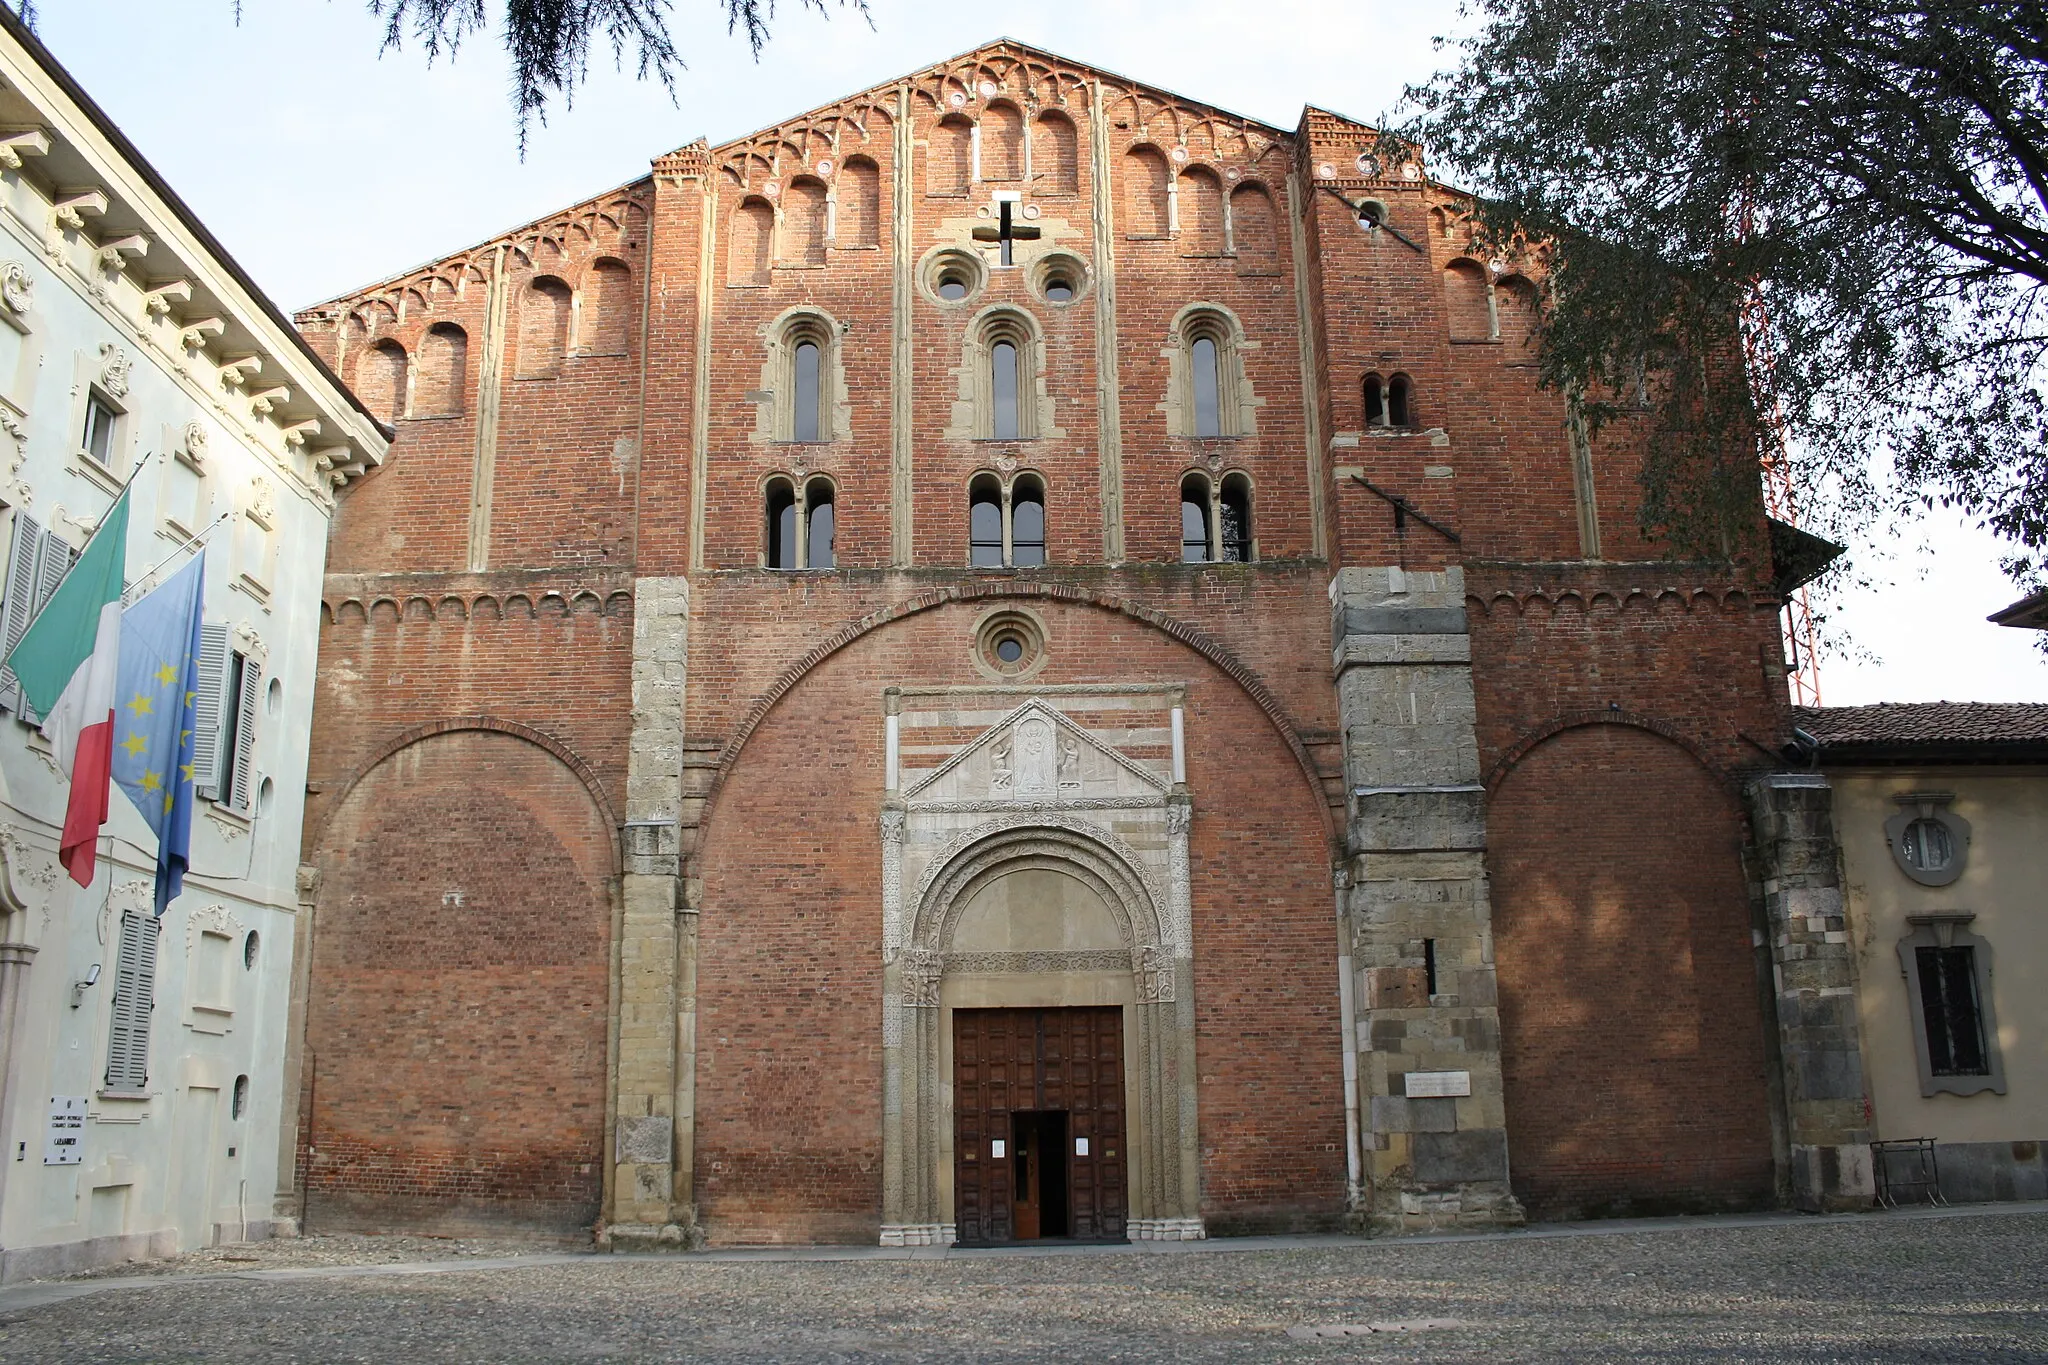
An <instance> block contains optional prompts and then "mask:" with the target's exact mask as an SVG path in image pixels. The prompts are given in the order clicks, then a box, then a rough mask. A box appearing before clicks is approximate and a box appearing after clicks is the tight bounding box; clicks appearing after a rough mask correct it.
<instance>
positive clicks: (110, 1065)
mask: <svg viewBox="0 0 2048 1365" xmlns="http://www.w3.org/2000/svg"><path fill="white" fill-rule="evenodd" d="M162 928H163V922H162V921H161V920H159V919H157V917H156V916H155V915H153V914H150V913H148V912H146V911H138V910H124V911H122V912H121V942H120V946H119V947H118V949H117V950H116V952H115V956H114V1019H113V1026H112V1027H111V1028H110V1029H109V1030H108V1031H107V1089H109V1090H127V1091H139V1090H144V1089H147V1088H148V1086H149V1016H150V1012H151V1010H153V1009H154V1008H155V1006H156V944H157V934H158V932H159V931H160V930H161V929H162Z"/></svg>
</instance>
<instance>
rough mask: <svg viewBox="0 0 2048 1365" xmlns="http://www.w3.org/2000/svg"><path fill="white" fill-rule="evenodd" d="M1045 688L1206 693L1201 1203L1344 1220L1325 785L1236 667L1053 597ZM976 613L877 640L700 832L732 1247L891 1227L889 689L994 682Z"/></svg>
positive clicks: (753, 761) (819, 671)
mask: <svg viewBox="0 0 2048 1365" xmlns="http://www.w3.org/2000/svg"><path fill="white" fill-rule="evenodd" d="M1033 605H1034V606H1035V609H1037V610H1039V611H1040V612H1041V613H1042V614H1043V615H1044V617H1045V620H1046V626H1047V635H1048V640H1049V652H1050V654H1051V662H1050V664H1049V665H1048V667H1047V668H1046V670H1045V671H1044V672H1043V673H1041V674H1039V675H1037V680H1039V681H1043V682H1047V683H1065V682H1082V681H1097V682H1099V681H1114V682H1167V681H1181V680H1185V681H1186V682H1188V683H1189V689H1188V694H1187V696H1188V700H1187V712H1188V719H1187V728H1188V746H1189V756H1188V783H1189V788H1190V790H1191V792H1192V793H1193V796H1194V803H1195V822H1194V827H1193V830H1192V834H1191V839H1192V844H1191V864H1192V877H1193V900H1194V911H1195V971H1196V986H1195V990H1196V1019H1197V1029H1198V1042H1197V1058H1198V1064H1199V1066H1200V1069H1201V1104H1202V1109H1201V1116H1200V1125H1201V1139H1202V1150H1203V1193H1204V1207H1205V1213H1206V1214H1207V1216H1208V1217H1210V1218H1211V1220H1212V1225H1213V1226H1215V1227H1217V1228H1218V1229H1219V1230H1227V1231H1254V1230H1271V1229H1280V1228H1290V1227H1304V1226H1328V1225H1330V1224H1332V1223H1334V1222H1335V1221H1336V1220H1337V1219H1338V1218H1339V1217H1340V1216H1341V1212H1342V1208H1343V1196H1344V1158H1343V1147H1342V1144H1343V1132H1344V1126H1343V1111H1342V1097H1343V1089H1342V1085H1341V1083H1340V1081H1339V1079H1338V1078H1339V1074H1340V1073H1339V1049H1338V1025H1337V1015H1336V990H1335V972H1336V968H1335V955H1336V943H1335V934H1334V932H1333V930H1332V927H1331V906H1330V887H1329V874H1328V872H1327V870H1326V869H1327V866H1328V860H1327V854H1326V852H1325V849H1326V847H1327V845H1326V843H1325V838H1326V836H1325V833H1324V827H1323V822H1322V817H1321V814H1320V812H1319V810H1318V806H1317V802H1318V799H1319V795H1318V793H1317V792H1316V791H1315V790H1314V789H1313V787H1312V786H1311V785H1310V783H1309V782H1308V780H1307V779H1306V778H1305V777H1304V776H1303V774H1302V772H1301V769H1300V767H1299V765H1298V764H1297V763H1296V761H1295V759H1294V757H1293V754H1292V752H1291V751H1290V750H1289V749H1288V748H1287V747H1286V745H1285V744H1284V742H1283V741H1282V740H1281V739H1280V738H1279V737H1278V735H1277V733H1276V732H1275V730H1274V729H1273V727H1272V725H1271V723H1270V722H1269V721H1268V720H1267V719H1266V717H1265V716H1264V714H1263V713H1262V712H1261V711H1260V710H1259V709H1258V708H1257V706H1256V705H1254V704H1253V703H1252V702H1251V700H1250V699H1249V698H1248V697H1247V696H1246V695H1245V693H1244V691H1243V689H1242V688H1240V687H1239V686H1238V685H1237V684H1236V683H1235V682H1234V681H1232V680H1231V679H1229V678H1228V677H1227V676H1226V675H1225V674H1223V673H1222V672H1221V671H1219V670H1218V669H1217V668H1216V667H1215V666H1214V665H1212V664H1210V663H1209V662H1207V661H1206V660H1204V659H1203V658H1202V657H1201V656H1200V655H1198V654H1197V653H1195V652H1194V651H1193V650H1190V649H1188V648H1187V647H1186V646H1184V645H1181V644H1179V643H1178V642H1176V641H1174V640H1173V639H1171V638H1170V637H1169V636H1167V635H1166V634H1164V633H1163V632H1161V631H1159V630H1157V629H1155V628H1153V627H1150V626H1147V625H1144V624H1142V623H1139V622H1136V621H1133V620H1131V619H1130V618H1129V617H1127V616H1122V615H1118V614H1113V613H1110V612H1108V611H1104V610H1102V609H1100V608H1092V607H1086V606H1074V605H1065V604H1058V603H1037V604H1033ZM981 609H982V608H981V607H980V606H978V605H975V604H960V605H954V606H947V607H942V608H938V609H936V610H933V611H929V612H924V613H920V614H918V615H916V616H912V617H909V618H906V619H904V620H902V621H900V622H897V623H895V624H893V625H890V626H887V627H884V628H882V629H880V630H877V631H874V632H872V633H870V634H868V635H866V636H864V637H862V638H861V639H860V640H859V641H857V642H856V643H854V644H852V645H850V646H849V647H847V648H846V649H844V650H842V651H840V652H839V653H837V654H835V655H833V656H832V657H830V658H829V659H827V660H826V661H825V662H824V663H823V664H821V665H820V666H819V667H818V668H816V669H814V670H813V671H812V672H811V673H810V674H808V675H807V676H806V677H805V678H804V680H803V681H802V682H801V683H800V684H799V685H798V686H797V687H796V688H795V689H794V690H793V691H792V692H790V694H789V695H788V696H786V697H785V698H784V699H783V700H782V701H781V702H780V703H779V704H778V705H777V706H776V707H775V709H774V710H773V711H772V712H771V713H770V714H769V716H768V718H767V720H766V721H765V722H764V723H763V724H762V725H761V726H760V728H759V729H757V730H756V731H755V732H754V734H753V736H752V737H751V738H750V739H749V740H748V742H747V744H746V747H745V748H744V749H743V750H742V751H741V753H740V755H739V758H738V762H737V764H736V766H735V767H734V768H733V770H732V772H731V774H730V777H729V778H728V780H727V781H726V783H725V785H724V787H723V789H722V791H721V793H720V795H719V796H718V798H717V802H716V804H715V806H714V808H713V814H712V816H711V820H710V823H709V825H708V826H707V828H706V832H705V840H704V845H705V849H706V853H705V857H704V861H703V869H704V879H705V890H704V898H705V899H704V906H705V908H704V910H703V913H702V916H701V919H700V927H699V933H700V940H699V944H700V948H699V951H700V966H699V969H698V970H699V974H698V997H697V999H698V1011H699V1015H698V1025H697V1044H698V1054H697V1103H698V1112H699V1115H700V1117H699V1120H698V1128H697V1173H698V1175H697V1180H698V1184H697V1192H698V1199H699V1206H700V1210H701V1213H702V1216H703V1218H704V1220H705V1223H706V1226H707V1228H708V1230H709V1232H710V1234H711V1236H712V1237H713V1238H714V1239H715V1240H718V1241H724V1242H748V1241H791V1240H797V1241H802V1240H821V1241H872V1240H873V1238H874V1237H875V1235H876V1232H877V1230H878V1228H879V1226H880V1210H881V1118H880V1104H881V1094H880V1076H881V1027H880V1017H879V1013H878V1011H877V1008H876V1002H877V1001H878V999H879V996H880V991H881V939H880V913H881V912H880V903H881V902H880V896H879V890H878V888H879V886H880V875H881V872H880V857H881V854H880V848H881V844H880V832H879V826H878V824H877V812H878V811H879V809H880V805H881V794H882V793H881V783H882V730H883V726H882V714H883V713H882V689H883V688H884V687H885V686H888V685H890V684H892V683H907V682H912V681H915V682H917V683H919V684H927V683H929V684H944V683H979V682H982V681H984V680H983V679H982V678H981V676H980V675H979V674H977V673H976V672H975V671H974V670H973V668H972V666H971V664H970V662H969V654H970V642H971V639H972V632H973V623H974V621H975V620H976V619H977V618H978V617H979V615H980V614H981Z"/></svg>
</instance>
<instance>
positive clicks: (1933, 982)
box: [1914, 947, 1990, 1076]
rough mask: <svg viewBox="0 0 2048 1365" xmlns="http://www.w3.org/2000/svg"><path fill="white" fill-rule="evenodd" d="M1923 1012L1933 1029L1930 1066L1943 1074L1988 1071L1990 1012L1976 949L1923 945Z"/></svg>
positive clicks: (1929, 1031) (1927, 1025)
mask: <svg viewBox="0 0 2048 1365" xmlns="http://www.w3.org/2000/svg"><path fill="white" fill-rule="evenodd" d="M1914 952H1915V954H1916V955H1917V956H1918V958H1919V959H1920V1017H1921V1019H1922V1021H1923V1024H1924V1026H1925V1028H1926V1029H1927V1065H1928V1069H1929V1070H1931V1071H1933V1072H1934V1074H1935V1075H1937V1076H1984V1075H1988V1074H1990V1067H1988V1066H1987V1065H1986V1064H1985V1048H1984V1015H1983V1011H1982V1010H1981V1009H1980V1008H1979V1005H1978V1000H1977V954H1976V950H1975V949H1972V948H1961V947H1951V948H1940V947H1935V948H1917V949H1915V950H1914Z"/></svg>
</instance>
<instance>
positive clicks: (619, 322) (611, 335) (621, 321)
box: [583, 257, 633, 355]
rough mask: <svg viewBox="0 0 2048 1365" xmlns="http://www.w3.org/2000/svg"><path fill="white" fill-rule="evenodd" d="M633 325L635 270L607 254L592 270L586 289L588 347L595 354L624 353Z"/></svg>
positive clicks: (584, 307)
mask: <svg viewBox="0 0 2048 1365" xmlns="http://www.w3.org/2000/svg"><path fill="white" fill-rule="evenodd" d="M632 327H633V272H632V271H631V270H630V269H629V268H627V265H626V263H625V262H624V261H620V260H614V259H612V258H610V257H606V258H604V259H602V260H600V261H598V262H597V264H596V266H595V267H593V268H592V270H591V272H590V280H589V283H588V284H587V285H586V286H585V288H584V293H583V333H584V336H585V338H586V342H585V349H586V350H588V351H589V352H590V353H591V354H592V355H624V354H625V353H626V349H627V344H628V342H629V341H630V339H631V336H632Z"/></svg>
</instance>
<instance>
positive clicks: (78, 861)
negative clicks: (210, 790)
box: [7, 490, 128, 886]
mask: <svg viewBox="0 0 2048 1365" xmlns="http://www.w3.org/2000/svg"><path fill="white" fill-rule="evenodd" d="M127 547H128V494H127V492H126V491H125V490H124V491H123V492H122V494H121V496H120V498H119V499H117V500H116V501H115V503H114V506H113V508H112V510H111V511H109V512H108V513H107V515H106V517H105V519H103V520H102V521H101V522H100V526H99V529H98V530H97V531H95V532H94V533H93V537H92V540H91V541H90V542H89V543H88V544H87V545H86V547H85V553H84V554H82V555H80V556H79V557H78V562H77V563H76V564H74V565H72V566H71V571H70V572H69V573H67V574H66V575H64V581H63V582H61V583H59V584H58V585H57V590H56V591H55V592H54V593H52V594H50V600H49V601H48V602H47V603H46V604H44V606H43V609H42V610H41V611H40V612H38V613H37V614H36V619H35V620H34V621H31V622H30V623H29V627H28V630H27V631H26V632H24V633H23V635H22V637H21V640H20V642H19V643H17V644H16V645H15V646H14V650H13V652H12V653H10V654H9V655H8V656H7V663H8V666H9V667H11V668H12V669H13V670H14V676H15V677H17V678H19V679H20V680H21V690H22V692H23V693H24V694H25V695H26V696H27V697H28V700H29V704H30V705H31V706H34V707H35V708H36V710H37V711H39V712H41V713H42V714H43V716H44V720H43V737H44V738H45V739H47V740H49V741H50V745H51V747H52V748H54V749H55V750H56V751H57V761H58V762H59V763H61V764H62V765H63V767H64V772H65V774H66V775H67V776H68V777H70V779H71V797H70V801H69V803H68V804H67V805H66V807H65V810H64V837H63V839H62V840H61V841H60V842H59V844H58V855H59V857H60V859H61V860H62V862H63V864H64V867H65V870H66V871H68V872H69V873H70V874H71V880H73V881H75V882H77V883H78V884H79V885H80V886H90V885H91V884H92V872H93V860H94V857H95V854H96V846H97V844H98V842H99V834H100V826H101V825H103V824H105V823H106V821H107V799H108V794H109V792H110V791H111V787H110V784H109V778H110V777H111V776H112V768H113V758H114V704H115V697H114V671H115V668H116V667H117V666H118V664H119V662H120V660H119V657H118V656H119V654H120V650H121V589H122V586H123V582H124V575H125V574H126V572H127V568H128V563H127Z"/></svg>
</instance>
